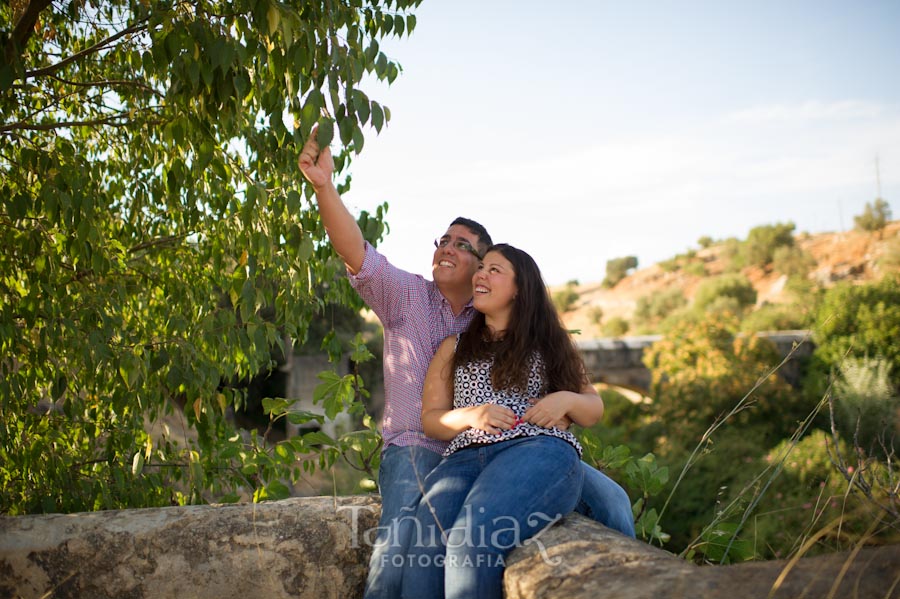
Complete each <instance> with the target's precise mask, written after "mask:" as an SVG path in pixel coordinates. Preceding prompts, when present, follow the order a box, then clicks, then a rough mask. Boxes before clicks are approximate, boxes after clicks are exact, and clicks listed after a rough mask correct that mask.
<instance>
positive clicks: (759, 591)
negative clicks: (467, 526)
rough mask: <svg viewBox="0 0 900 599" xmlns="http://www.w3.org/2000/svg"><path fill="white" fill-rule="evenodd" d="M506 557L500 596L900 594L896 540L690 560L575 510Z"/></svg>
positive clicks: (813, 597) (698, 598)
mask: <svg viewBox="0 0 900 599" xmlns="http://www.w3.org/2000/svg"><path fill="white" fill-rule="evenodd" d="M538 540H539V542H538V543H532V544H530V545H527V546H525V547H523V548H521V549H519V550H517V551H516V552H514V553H513V554H512V555H511V556H510V558H509V559H508V560H507V569H506V575H505V577H504V584H505V590H506V599H526V598H527V599H550V598H559V599H562V598H565V599H588V598H591V599H594V598H596V597H603V598H604V599H617V598H623V599H625V598H627V599H643V598H646V599H650V598H653V599H657V598H661V597H665V598H673V599H674V598H685V599H704V598H709V599H713V598H715V599H719V598H721V597H727V599H751V598H753V599H756V598H759V599H766V598H769V597H771V598H773V599H788V598H798V599H799V598H800V597H804V598H807V599H817V598H820V597H822V598H824V597H835V598H838V599H843V598H844V597H853V598H856V599H868V598H871V599H875V598H878V599H900V546H897V545H892V546H887V547H877V548H863V549H862V550H860V551H858V552H848V553H841V554H835V555H828V556H821V557H814V558H804V559H801V560H798V561H797V562H796V563H789V562H785V561H766V562H749V563H743V564H736V565H731V566H704V567H700V566H696V565H693V564H690V563H688V562H685V561H684V560H682V559H680V558H678V557H676V556H674V555H672V554H670V553H668V552H665V551H662V550H660V549H656V548H654V547H651V546H649V545H647V544H646V543H643V542H641V541H635V540H632V539H628V538H626V537H623V536H622V535H620V534H619V533H617V532H614V531H611V530H609V529H607V528H605V527H603V526H601V525H599V524H597V523H595V522H592V521H590V520H588V519H586V518H584V517H582V516H579V515H577V514H573V515H570V516H568V517H566V518H564V519H563V520H562V521H561V522H560V524H559V525H557V526H556V527H554V528H551V529H549V530H547V531H545V532H544V533H542V534H541V535H539V537H538Z"/></svg>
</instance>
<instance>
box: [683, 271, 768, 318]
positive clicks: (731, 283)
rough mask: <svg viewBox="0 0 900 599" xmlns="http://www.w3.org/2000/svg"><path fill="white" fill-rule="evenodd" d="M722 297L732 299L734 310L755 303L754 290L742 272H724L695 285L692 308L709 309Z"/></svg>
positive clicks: (742, 308) (739, 309)
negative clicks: (695, 290) (695, 291)
mask: <svg viewBox="0 0 900 599" xmlns="http://www.w3.org/2000/svg"><path fill="white" fill-rule="evenodd" d="M723 299H728V300H732V303H731V304H728V305H729V307H730V306H732V305H733V306H734V308H735V309H734V310H732V311H733V312H734V311H741V310H744V309H745V308H748V307H750V306H752V305H753V304H754V303H756V290H755V289H754V288H753V284H752V283H750V281H749V280H748V279H747V277H745V276H744V275H742V274H737V273H734V274H726V275H720V276H718V277H714V278H712V279H706V280H705V281H703V282H702V283H700V286H699V287H697V293H696V294H695V295H694V309H696V310H710V309H711V308H714V307H715V305H716V303H717V302H721V301H722V300H723Z"/></svg>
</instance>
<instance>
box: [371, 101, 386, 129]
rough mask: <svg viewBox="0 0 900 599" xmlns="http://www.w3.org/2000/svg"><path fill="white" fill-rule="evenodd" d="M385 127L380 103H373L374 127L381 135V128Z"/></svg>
mask: <svg viewBox="0 0 900 599" xmlns="http://www.w3.org/2000/svg"><path fill="white" fill-rule="evenodd" d="M382 125H384V112H383V111H382V110H381V105H380V104H379V103H378V102H372V126H373V127H375V130H376V131H377V132H379V133H381V126H382Z"/></svg>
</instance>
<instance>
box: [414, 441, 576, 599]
mask: <svg viewBox="0 0 900 599" xmlns="http://www.w3.org/2000/svg"><path fill="white" fill-rule="evenodd" d="M583 479H584V471H583V469H582V467H581V461H580V460H579V459H578V452H576V451H575V448H574V447H572V446H571V445H570V444H569V443H567V442H565V441H563V440H562V439H558V438H556V437H551V436H549V435H538V436H534V437H520V438H517V439H512V440H510V441H503V442H500V443H492V444H488V445H478V446H473V447H468V448H465V449H461V450H459V451H456V452H454V453H453V454H451V455H450V456H448V457H447V458H445V459H444V460H443V461H442V462H441V463H440V464H438V466H437V467H436V468H435V469H434V470H433V471H432V472H431V474H429V475H428V478H426V479H425V495H424V496H423V497H422V500H421V502H420V503H419V508H418V510H417V512H416V518H415V521H412V520H408V521H407V522H405V523H404V525H406V526H407V527H409V528H411V530H410V531H409V534H407V535H404V536H407V538H408V539H409V548H408V549H407V551H406V552H404V555H403V558H404V560H405V562H406V563H405V564H404V570H403V577H402V578H403V580H402V588H403V592H402V596H403V597H405V598H409V599H419V598H421V597H429V598H435V599H437V598H440V597H444V596H446V597H448V598H452V597H456V598H472V597H478V598H479V599H491V598H496V599H501V598H502V597H503V570H504V568H505V567H506V563H505V558H506V556H507V555H509V553H510V552H511V551H512V550H513V549H514V548H515V547H518V546H521V545H523V544H524V543H525V542H526V541H528V540H529V539H530V540H531V541H530V542H535V541H536V539H539V533H540V531H541V530H543V529H544V528H546V527H547V526H549V525H551V524H553V523H554V522H556V521H557V520H559V519H560V518H562V517H563V516H564V515H565V514H568V513H569V512H571V511H572V510H573V509H574V508H575V505H576V504H577V503H578V499H579V497H580V496H581V484H582V481H583ZM538 542H539V541H538Z"/></svg>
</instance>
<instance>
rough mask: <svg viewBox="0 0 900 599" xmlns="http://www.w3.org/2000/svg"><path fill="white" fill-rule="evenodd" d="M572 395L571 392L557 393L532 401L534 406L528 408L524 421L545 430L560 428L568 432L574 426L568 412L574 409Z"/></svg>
mask: <svg viewBox="0 0 900 599" xmlns="http://www.w3.org/2000/svg"><path fill="white" fill-rule="evenodd" d="M571 396H572V393H570V392H569V391H557V392H555V393H550V394H549V395H545V396H544V397H541V398H535V399H532V400H531V403H532V406H531V407H530V408H528V410H527V411H526V412H525V415H524V416H523V417H522V420H524V421H525V422H530V423H532V424H536V425H538V426H543V427H544V428H558V429H562V430H566V429H567V428H569V425H571V424H572V420H571V419H570V418H569V416H568V412H569V410H570V409H571V407H572V397H571Z"/></svg>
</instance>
